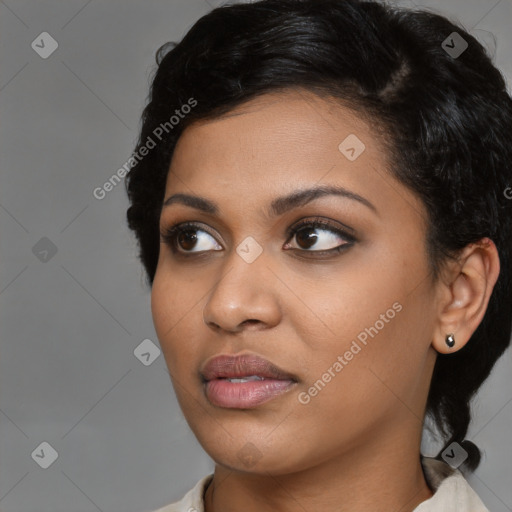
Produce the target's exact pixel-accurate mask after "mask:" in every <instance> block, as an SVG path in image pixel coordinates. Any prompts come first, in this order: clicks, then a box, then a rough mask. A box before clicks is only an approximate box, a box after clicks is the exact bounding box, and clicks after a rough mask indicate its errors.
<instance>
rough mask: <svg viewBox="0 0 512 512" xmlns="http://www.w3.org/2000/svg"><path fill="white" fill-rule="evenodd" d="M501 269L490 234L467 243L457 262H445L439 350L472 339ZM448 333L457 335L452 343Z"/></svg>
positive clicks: (448, 349)
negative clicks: (448, 343)
mask: <svg viewBox="0 0 512 512" xmlns="http://www.w3.org/2000/svg"><path fill="white" fill-rule="evenodd" d="M499 273H500V260H499V256H498V250H497V249H496V245H495V244H494V242H493V241H492V240H491V239H490V238H482V239H481V240H479V241H478V242H476V243H474V244H469V245H467V246H466V247H465V248H464V249H463V250H462V252H461V254H460V255H459V257H458V258H457V262H450V263H449V264H448V265H447V266H446V268H445V270H444V272H443V277H442V278H441V280H440V283H439V286H440V288H439V294H438V304H439V309H438V321H437V323H436V326H435V329H434V333H433V340H432V346H433V348H434V349H435V350H437V352H440V353H441V354H448V353H451V352H456V351H457V350H459V349H461V348H462V347H463V346H464V345H465V344H466V343H467V342H468V341H469V339H470V338H471V336H472V334H473V333H474V332H475V330H476V328H477V327H478V325H479V324H480V322H481V321H482V319H483V317H484V314H485V311H486V310H487V305H488V303H489V298H490V297H491V293H492V290H493V288H494V285H495V284H496V281H497V280H498V275H499ZM448 334H453V336H454V338H455V345H454V346H453V347H449V346H448V345H447V343H446V336H447V335H448Z"/></svg>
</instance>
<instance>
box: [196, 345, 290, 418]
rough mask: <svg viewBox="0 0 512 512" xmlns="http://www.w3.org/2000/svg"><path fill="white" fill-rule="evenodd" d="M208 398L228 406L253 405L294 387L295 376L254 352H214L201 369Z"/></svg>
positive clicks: (235, 407) (245, 407) (241, 407)
mask: <svg viewBox="0 0 512 512" xmlns="http://www.w3.org/2000/svg"><path fill="white" fill-rule="evenodd" d="M200 375H201V378H202V380H203V383H204V391H205V395H206V398H207V399H208V401H209V402H210V403H211V404H212V405H215V406H217V407H224V408H228V409H252V408H254V407H257V406H259V405H261V404H263V403H265V402H268V401H269V400H272V399H273V398H276V397H277V396H279V395H282V394H284V393H286V392H287V391H288V390H289V389H291V388H292V387H294V385H295V384H296V383H297V379H296V377H295V376H294V375H292V374H290V373H287V372H285V371H284V370H282V369H281V368H279V367H277V366H275V365H274V364H272V363H271V362H270V361H267V360H266V359H263V358H261V357H259V356H255V355H248V354H245V355H239V356H232V355H221V356H217V357H215V358H213V359H211V360H210V361H208V363H207V364H206V365H205V366H204V367H203V369H202V370H201V371H200Z"/></svg>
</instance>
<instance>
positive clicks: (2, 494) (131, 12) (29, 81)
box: [0, 0, 512, 512]
mask: <svg viewBox="0 0 512 512" xmlns="http://www.w3.org/2000/svg"><path fill="white" fill-rule="evenodd" d="M220 3H221V2H220V1H217V2H215V1H214V0H210V1H209V2H206V1H205V0H166V1H163V0H149V1H145V2H136V1H135V0H130V1H120V0H115V1H113V0H112V1H99V0H89V1H87V0H72V1H70V0H68V1H55V0H54V1H50V0H45V1H44V2H41V1H39V2H37V1H35V0H32V1H24V0H16V1H15V0H0V33H1V49H0V51H1V77H0V108H1V114H0V115H1V120H2V123H1V125H0V130H1V141H2V145H1V153H0V154H1V161H0V165H1V167H0V169H1V179H2V182H1V183H2V186H1V187H0V231H1V237H0V250H1V255H2V256H1V273H0V314H1V317H0V326H1V331H0V333H1V334H0V336H1V338H0V339H1V342H2V344H1V351H0V398H1V402H0V432H1V435H0V509H1V510H2V511H3V512H95V511H98V510H99V511H104V512H107V511H108V512H114V511H116V512H117V511H119V512H121V511H123V512H143V511H149V510H152V509H156V508H157V507H161V506H163V505H164V504H167V503H169V502H171V501H174V500H177V499H179V498H181V496H182V495H183V494H184V493H185V492H186V491H187V490H189V489H190V488H191V487H192V486H193V485H194V484H195V483H196V481H197V480H198V479H199V478H201V477H202V476H204V475H206V474H207V473H209V472H211V471H212V469H213V463H212V461H211V460H210V459H209V458H208V456H207V455H206V454H204V452H203V451H202V449H201V447H200V446H199V444H198V443H197V441H196V440H195V438H194V436H193V435H192V433H191V431H190V430H189V428H188V426H187V425H186V423H185V421H184V419H183V418H182V415H181V412H180V410H179V408H178V405H177V402H176V399H175V396H174V392H173V391H172V387H171V383H170V380H169V375H168V373H167V369H166V366H165V361H164V359H163V356H162V355H161V354H160V355H159V356H158V357H157V358H156V359H155V360H154V361H153V362H152V363H151V364H149V365H145V364H143V363H142V362H141V361H140V360H139V359H138V358H137V357H136V356H135V354H134V351H135V350H136V348H137V346H138V345H139V344H140V343H141V342H142V341H143V340H145V339H149V340H152V342H153V343H154V344H155V346H156V347H158V340H157V337H156V335H155V331H154V328H153V324H152V319H151V311H150V291H149V289H147V288H146V287H145V286H144V283H143V280H142V275H143V274H142V267H141V265H140V264H139V262H138V261H137V258H136V247H135V240H134V238H133V237H132V235H131V234H130V232H129V230H128V228H127V226H126V223H125V212H126V208H127V206H128V201H127V198H126V195H125V191H124V185H123V184H119V185H117V187H115V188H114V190H112V191H111V192H109V193H108V194H107V196H106V197H105V198H104V199H102V200H98V199H95V198H94V197H93V195H92V192H93V189H94V188H96V187H100V186H102V184H103V183H104V182H105V181H106V180H107V179H108V178H109V177H111V176H112V174H114V173H115V172H116V170H117V169H118V168H119V167H120V166H122V165H123V163H124V162H125V161H126V160H127V159H128V157H129V156H130V153H131V151H132V150H133V147H134V143H135V141H136V137H137V130H138V128H139V126H140V125H139V119H140V114H141V111H142V108H143V107H144V105H145V102H146V98H147V94H148V85H149V73H150V72H151V71H152V70H153V65H154V53H155V51H156V49H157V48H158V47H159V46H160V45H161V44H162V43H164V42H166V41H169V40H175V41H176V40H179V39H181V38H182V37H183V36H184V34H185V33H186V32H187V30H188V29H189V28H190V27H191V26H192V24H193V23H194V22H195V21H196V20H197V19H198V18H199V17H201V16H202V15H203V14H205V13H207V12H208V11H209V10H210V9H211V8H212V7H215V6H217V5H219V4H220ZM401 4H403V5H407V6H413V5H414V3H413V2H410V1H407V2H401ZM415 5H418V6H422V7H428V8H430V9H434V10H437V11H438V12H441V13H442V14H445V15H448V16H449V17H454V18H458V19H460V20H461V21H462V23H463V24H464V26H465V27H466V28H467V29H469V30H470V32H471V33H472V34H474V35H475V36H476V37H477V38H478V39H479V40H481V41H482V42H484V44H485V45H487V46H488V48H489V49H490V51H491V52H492V54H493V55H495V60H496V63H497V65H498V66H499V67H500V68H501V69H502V70H503V71H504V73H505V74H506V75H507V80H508V83H509V84H510V83H511V79H512V34H511V32H510V30H509V26H510V24H512V0H501V1H497V0H492V1H488V0H469V1H468V0H464V1H462V0H451V1H445V2H441V1H434V0H422V1H421V3H420V2H416V3H415ZM44 31H46V32H49V33H50V34H51V35H52V37H53V38H55V40H57V42H58V45H59V46H58V49H57V50H56V51H55V52H54V53H53V54H52V55H51V56H50V57H48V58H47V59H43V58H41V57H40V56H39V55H38V54H37V53H36V52H35V51H34V50H33V49H32V48H31V43H32V41H33V40H35V39H36V38H37V36H38V35H39V34H41V32H44ZM493 34H494V35H495V36H496V43H495V42H494V39H493ZM511 185H512V184H511ZM41 239H43V240H42V241H40V240H41ZM48 240H49V241H51V243H50V242H49V241H48ZM36 244H38V245H36ZM51 244H53V245H54V246H55V248H56V250H57V252H56V253H55V254H53V255H52V252H51V251H50V252H49V253H48V254H46V255H45V254H44V253H43V252H42V251H43V250H44V249H45V248H48V247H50V246H51ZM34 246H36V249H33V248H34ZM45 259H46V260H47V261H45ZM146 343H148V342H146ZM152 350H153V351H156V350H157V349H156V348H153V349H152ZM152 357H154V356H152ZM511 360H512V357H511V352H510V351H508V352H507V353H506V354H505V356H504V357H503V358H502V359H501V360H500V361H499V363H498V365H497V366H496V368H495V371H494V372H493V374H492V375H491V377H490V379H489V380H488V381H487V382H486V384H485V385H484V386H483V388H482V389H481V392H480V393H479V395H478V397H477V399H476V400H475V402H474V405H475V408H474V413H475V418H474V421H473V423H472V427H471V430H470V433H469V435H468V438H469V439H473V440H474V441H475V442H476V443H477V444H478V445H479V446H480V447H481V448H483V449H484V450H485V452H484V458H483V461H482V464H481V466H480V468H479V469H478V471H477V472H476V473H475V475H474V476H472V477H470V478H469V481H470V483H471V485H472V486H473V488H474V489H475V490H476V491H477V493H478V494H479V495H480V497H481V498H482V500H483V501H484V502H485V504H486V505H487V506H488V508H489V509H490V510H491V511H493V512H504V511H508V510H512V486H511V485H510V482H511V476H512V467H511V460H512V443H511V441H510V434H509V432H510V430H511V425H512V372H511V366H512V365H511ZM43 442H47V443H49V444H50V445H51V446H52V447H53V449H55V450H56V452H57V453H58V458H57V459H56V460H55V462H53V464H52V465H51V466H50V467H48V468H47V469H43V468H42V467H40V465H39V464H38V463H36V461H37V460H41V458H39V459H37V457H36V456H35V455H32V454H33V453H34V450H36V453H38V452H40V450H41V448H40V444H41V443H43ZM434 448H435V447H434V446H432V445H431V444H430V443H429V442H428V439H425V440H424V451H425V452H426V453H427V454H428V453H430V452H433V451H434ZM46 453H49V452H48V450H47V451H46ZM45 456H46V455H45Z"/></svg>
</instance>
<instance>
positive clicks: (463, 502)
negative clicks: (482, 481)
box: [414, 457, 489, 512]
mask: <svg viewBox="0 0 512 512" xmlns="http://www.w3.org/2000/svg"><path fill="white" fill-rule="evenodd" d="M421 464H422V467H423V473H424V475H425V480H426V481H427V483H428V485H429V487H430V488H431V490H432V492H433V493H434V495H433V496H432V497H431V498H429V499H428V500H426V501H424V502H423V503H420V505H418V506H417V507H416V508H415V509H414V512H437V511H440V510H442V511H443V512H489V510H488V509H487V508H486V507H485V505H484V504H483V503H482V501H481V500H480V498H479V497H478V495H477V494H476V492H475V491H474V490H473V489H472V488H471V486H470V485H469V483H468V482H467V481H466V479H465V478H464V476H463V475H462V473H461V472H460V471H459V470H458V469H453V468H452V467H450V466H449V465H448V464H446V463H444V462H442V461H440V460H436V459H433V458H429V457H423V458H422V460H421Z"/></svg>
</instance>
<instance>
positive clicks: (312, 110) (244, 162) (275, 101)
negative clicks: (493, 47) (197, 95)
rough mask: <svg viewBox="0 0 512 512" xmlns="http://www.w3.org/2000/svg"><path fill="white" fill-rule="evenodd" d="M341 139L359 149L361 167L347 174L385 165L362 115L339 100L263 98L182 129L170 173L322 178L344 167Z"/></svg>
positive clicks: (295, 94) (292, 94) (300, 94)
mask: <svg viewBox="0 0 512 512" xmlns="http://www.w3.org/2000/svg"><path fill="white" fill-rule="evenodd" d="M349 136H350V137H349ZM347 137H349V138H350V140H351V141H356V144H357V145H358V147H356V150H358V151H359V150H361V148H363V147H364V154H361V159H360V160H361V162H359V164H358V163H357V162H356V161H355V160H353V161H352V162H351V163H350V165H347V166H346V167H347V170H349V169H350V168H352V169H353V170H356V171H357V169H358V168H359V167H360V164H361V163H362V162H366V163H368V162H372V161H375V160H378V161H379V162H380V164H381V166H382V165H383V164H384V163H385V162H384V161H385V160H386V155H385V153H384V148H383V147H381V144H380V142H379V141H378V140H377V138H376V137H375V136H374V134H372V133H371V129H370V127H369V126H368V125H367V124H366V123H365V121H363V119H362V116H360V115H358V113H357V112H354V111H352V110H350V109H348V108H347V107H344V106H342V105H341V104H340V103H339V101H338V102H337V101H335V100H334V99H324V98H320V97H318V96H317V95H315V94H314V93H312V92H310V91H302V90H300V91H286V92H274V93H268V94H265V95H262V96H260V97H257V98H255V99H252V100H250V101H248V102H246V103H244V104H243V105H241V106H239V107H237V108H235V109H233V110H232V111H230V112H229V113H228V114H226V115H223V116H222V117H219V118H216V119H213V120H206V121H198V122H195V123H193V124H192V125H190V126H189V127H187V128H186V129H185V130H184V132H183V133H182V135H181V137H180V138H179V140H178V143H177V145H176V148H175V150H174V155H173V159H172V162H171V166H170V168H171V169H172V171H173V172H176V173H184V174H186V176H187V179H188V180H192V181H194V180H196V179H201V180H205V179H208V178H209V177H212V174H214V175H215V176H216V178H217V179H222V176H227V175H231V176H230V177H231V178H232V177H233V174H236V175H237V176H238V178H239V179H242V178H243V179H250V178H256V176H255V175H254V170H255V168H258V171H259V173H258V175H260V176H263V175H265V174H267V173H269V174H273V175H280V174H282V173H284V174H287V175H290V173H291V175H292V176H297V174H298V173H300V172H301V169H303V170H305V169H308V170H309V171H311V168H312V167H316V168H317V171H318V172H319V173H322V171H323V172H327V170H328V169H329V168H331V167H332V165H333V164H335V165H338V164H339V163H340V162H341V163H343V164H345V163H346V162H343V160H346V157H345V156H344V154H343V153H342V152H341V150H340V147H339V146H340V144H342V143H343V141H345V140H346V139H347ZM352 145H353V144H352ZM356 156H357V155H356ZM358 159H359V157H358ZM372 159H373V160H372ZM347 162H349V160H347ZM245 171H250V172H249V175H245Z"/></svg>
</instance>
